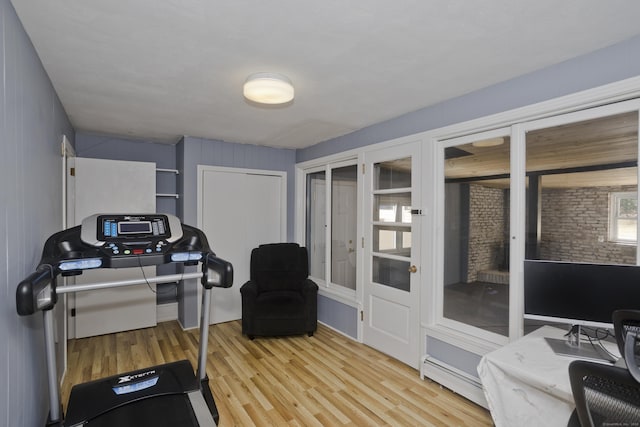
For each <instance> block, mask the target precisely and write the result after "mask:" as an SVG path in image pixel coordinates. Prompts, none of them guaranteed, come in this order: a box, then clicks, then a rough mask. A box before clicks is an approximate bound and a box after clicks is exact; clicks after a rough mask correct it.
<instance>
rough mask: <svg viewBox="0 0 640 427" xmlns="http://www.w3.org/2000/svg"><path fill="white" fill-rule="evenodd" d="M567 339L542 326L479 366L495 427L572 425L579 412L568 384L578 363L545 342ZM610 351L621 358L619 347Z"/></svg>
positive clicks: (612, 346)
mask: <svg viewBox="0 0 640 427" xmlns="http://www.w3.org/2000/svg"><path fill="white" fill-rule="evenodd" d="M565 333H566V331H564V330H562V329H558V328H554V327H551V326H543V327H541V328H539V329H537V330H535V331H534V332H532V333H530V334H529V335H526V336H524V337H522V338H521V339H519V340H517V341H514V342H512V343H510V344H509V345H506V346H504V347H502V348H500V349H498V350H496V351H493V352H491V353H488V354H486V355H485V356H484V357H483V358H482V359H481V360H480V363H479V364H478V374H479V376H480V380H481V381H482V388H483V390H484V394H485V397H486V398H487V403H488V405H489V410H490V411H491V416H492V417H493V421H494V422H495V424H496V427H511V426H520V427H527V426H531V427H539V426H545V427H547V426H549V427H550V426H563V427H565V426H566V425H567V422H568V421H569V417H570V416H571V413H572V412H573V409H574V408H575V405H574V403H573V395H572V393H571V384H570V383H569V364H570V363H571V362H572V361H573V360H574V359H571V358H569V357H563V356H557V355H556V354H555V353H554V352H553V350H551V348H550V347H549V345H548V344H547V343H546V342H545V340H544V338H545V337H549V338H564V334H565ZM609 344H610V345H609ZM605 347H606V348H607V350H609V351H610V352H612V353H613V354H615V355H619V352H618V350H617V347H616V345H615V344H614V343H605Z"/></svg>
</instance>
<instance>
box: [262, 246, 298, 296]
mask: <svg viewBox="0 0 640 427" xmlns="http://www.w3.org/2000/svg"><path fill="white" fill-rule="evenodd" d="M308 276H309V260H308V258H307V248H305V247H303V246H300V245H298V244H297V243H269V244H265V245H260V246H259V247H257V248H255V249H253V250H252V251H251V269H250V278H251V280H253V281H254V282H256V285H257V288H258V292H269V291H283V290H298V289H300V288H301V286H302V283H303V282H304V280H305V279H306V278H307V277H308Z"/></svg>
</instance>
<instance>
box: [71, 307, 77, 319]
mask: <svg viewBox="0 0 640 427" xmlns="http://www.w3.org/2000/svg"><path fill="white" fill-rule="evenodd" d="M71 317H76V309H75V308H72V309H71Z"/></svg>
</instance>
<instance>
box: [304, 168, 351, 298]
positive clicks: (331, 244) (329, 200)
mask: <svg viewBox="0 0 640 427" xmlns="http://www.w3.org/2000/svg"><path fill="white" fill-rule="evenodd" d="M357 172H358V170H357V165H356V164H350V165H328V166H326V167H325V168H324V169H323V170H321V171H315V172H309V173H307V174H306V201H307V203H306V245H307V250H308V252H309V274H310V275H311V276H312V277H313V278H315V279H319V280H320V281H323V282H324V283H325V286H326V287H331V286H334V285H335V286H338V287H340V288H344V289H348V290H350V291H355V289H356V259H357V258H356V255H357V244H356V243H357V242H356V237H357V222H356V221H357V218H356V215H357V200H358V194H357V193H358V182H357V180H358V173H357ZM327 260H329V262H328V263H327Z"/></svg>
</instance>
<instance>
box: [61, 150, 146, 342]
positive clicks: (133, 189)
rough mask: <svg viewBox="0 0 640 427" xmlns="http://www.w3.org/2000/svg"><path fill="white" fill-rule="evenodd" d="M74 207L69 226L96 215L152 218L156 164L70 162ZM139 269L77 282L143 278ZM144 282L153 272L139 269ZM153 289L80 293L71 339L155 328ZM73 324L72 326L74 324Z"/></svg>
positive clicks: (89, 276)
mask: <svg viewBox="0 0 640 427" xmlns="http://www.w3.org/2000/svg"><path fill="white" fill-rule="evenodd" d="M74 167H75V178H74V185H75V194H74V198H75V206H74V208H73V217H74V219H73V220H72V221H69V224H72V225H77V224H80V223H81V222H82V220H83V219H84V218H86V217H88V216H90V215H93V214H96V213H109V212H110V213H155V210H156V199H155V197H156V165H155V163H150V162H129V161H120V160H117V161H116V160H103V159H89V158H75V159H74ZM142 274H143V273H142V270H141V268H125V269H104V270H94V271H85V272H84V273H83V274H82V275H80V276H78V277H77V278H76V283H95V282H104V281H110V280H120V279H126V278H139V277H143V276H142ZM144 275H145V276H146V277H152V276H155V267H153V266H152V267H144ZM156 310H157V308H156V294H155V285H153V284H149V285H147V284H144V285H136V286H128V287H121V288H115V289H104V290H99V291H90V292H79V293H77V294H75V312H76V316H75V318H70V319H69V320H70V324H71V323H74V324H75V337H76V338H82V337H87V336H94V335H102V334H108V333H113V332H119V331H125V330H130V329H138V328H144V327H149V326H155V325H156ZM74 320H75V322H74Z"/></svg>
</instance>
